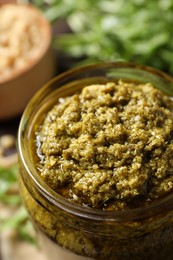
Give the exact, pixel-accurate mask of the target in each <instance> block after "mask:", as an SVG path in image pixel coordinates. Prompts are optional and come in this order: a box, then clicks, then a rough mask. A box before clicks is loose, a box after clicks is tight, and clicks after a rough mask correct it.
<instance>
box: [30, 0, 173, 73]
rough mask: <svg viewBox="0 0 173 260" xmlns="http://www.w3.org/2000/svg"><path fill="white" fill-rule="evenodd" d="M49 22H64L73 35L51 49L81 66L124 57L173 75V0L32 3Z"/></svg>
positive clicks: (51, 0) (49, 0) (58, 40)
mask: <svg viewBox="0 0 173 260" xmlns="http://www.w3.org/2000/svg"><path fill="white" fill-rule="evenodd" d="M32 3H33V4H35V5H37V6H38V7H39V8H41V10H42V11H43V12H44V14H45V16H46V17H47V19H48V20H49V21H50V22H55V21H58V19H59V18H63V19H65V21H66V22H67V24H68V26H69V28H70V29H71V30H72V32H73V33H72V34H64V35H60V36H58V37H57V38H56V39H55V41H54V45H55V48H57V49H60V50H63V51H64V52H65V53H66V54H68V55H70V56H72V57H75V58H78V57H83V61H84V63H93V62H97V61H116V60H117V59H118V60H119V59H123V60H127V61H132V62H135V63H139V64H144V65H149V66H153V67H155V68H159V69H161V70H163V71H166V72H169V73H172V74H173V41H172V35H173V0H158V1H156V0H153V1H145V0H131V1H126V0H121V1H111V0H81V1H76V0H63V1H60V0H47V1H42V0H33V1H32Z"/></svg>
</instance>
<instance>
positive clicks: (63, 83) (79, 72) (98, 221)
mask: <svg viewBox="0 0 173 260" xmlns="http://www.w3.org/2000/svg"><path fill="white" fill-rule="evenodd" d="M120 78H121V79H123V80H126V81H130V82H131V81H132V82H133V81H134V82H140V83H146V82H150V83H152V84H153V85H154V86H155V87H156V88H158V89H160V90H162V91H164V92H165V93H166V94H168V95H169V96H172V95H173V79H172V78H171V77H170V76H168V75H166V74H165V73H162V72H160V71H158V70H154V69H152V68H148V67H144V66H139V65H135V64H131V63H123V62H118V63H111V64H97V65H91V66H86V67H81V68H77V69H73V70H70V71H68V72H65V73H63V74H61V75H59V76H58V77H56V78H55V79H53V80H52V81H50V82H49V83H48V84H47V85H46V86H44V87H43V88H42V89H41V90H40V91H38V93H37V94H36V95H35V96H34V97H33V98H32V100H31V101H30V103H29V104H28V106H27V107H26V109H25V111H24V114H23V116H22V119H21V123H20V127H19V134H18V150H19V165H20V176H19V183H20V192H21V196H22V198H23V201H24V204H25V207H26V209H27V210H28V212H29V215H30V218H31V220H32V222H33V224H34V226H35V228H36V230H37V232H38V234H39V240H40V241H41V243H42V244H43V250H44V251H45V253H47V255H48V259H51V260H54V259H59V260H72V259H75V260H77V259H79V260H80V259H81V260H82V259H104V260H105V259H110V260H113V259H120V260H122V259H135V260H137V259H152V260H153V259H158V260H161V259H172V258H173V246H172V244H173V194H168V195H167V196H165V197H164V198H162V199H160V200H158V201H156V202H154V203H153V204H152V205H148V206H146V207H140V208H138V207H137V208H134V209H128V210H122V211H106V210H105V211H103V210H100V209H94V208H89V207H84V206H80V205H77V204H75V203H72V202H71V201H69V200H67V199H66V198H64V197H62V196H61V195H59V194H58V193H56V192H55V191H54V190H52V189H51V188H50V187H49V186H48V185H47V184H46V183H45V182H44V181H43V180H42V179H41V177H40V176H39V174H38V169H37V167H36V165H35V156H36V155H35V154H36V151H35V149H36V148H35V146H34V134H35V131H36V129H37V128H38V126H39V125H40V124H41V123H42V121H43V118H44V115H45V114H46V113H47V111H49V110H50V109H51V108H52V106H53V105H54V104H55V103H56V102H57V100H58V98H63V97H66V96H71V95H73V94H74V93H78V92H80V91H81V89H82V88H83V87H84V86H87V85H91V84H96V83H97V84H102V83H106V82H110V81H115V82H116V81H117V80H118V79H120Z"/></svg>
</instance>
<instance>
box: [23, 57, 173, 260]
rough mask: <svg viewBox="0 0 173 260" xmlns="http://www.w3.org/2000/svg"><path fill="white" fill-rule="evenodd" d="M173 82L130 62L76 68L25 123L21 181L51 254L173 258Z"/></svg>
mask: <svg viewBox="0 0 173 260" xmlns="http://www.w3.org/2000/svg"><path fill="white" fill-rule="evenodd" d="M172 96H173V79H172V78H171V77H170V76H168V75H166V74H165V73H162V72H160V71H158V70H155V69H153V68H149V67H144V66H139V65H135V64H131V63H124V62H118V63H110V64H97V65H91V66H86V67H81V68H77V69H73V70H70V71H67V72H65V73H63V74H61V75H59V76H58V77H56V78H54V79H53V80H52V81H50V82H49V83H48V84H47V85H45V86H44V87H43V88H42V89H40V90H39V91H38V92H37V94H36V95H35V96H34V97H33V98H32V99H31V101H30V102H29V104H28V106H27V107H26V109H25V111H24V113H23V116H22V119H21V122H20V126H19V134H18V151H19V166H20V167H19V169H20V176H19V184H20V192H21V196H22V198H23V201H24V205H25V207H26V209H27V210H28V213H29V216H30V218H31V220H32V222H33V224H34V226H35V228H36V230H37V232H38V238H39V241H40V243H41V244H42V245H43V250H44V251H45V254H46V255H47V257H48V259H51V260H54V259H59V260H73V259H74V260H77V259H79V260H83V259H102V260H105V259H110V260H114V259H118V260H119V259H120V260H124V259H135V260H138V259H152V260H157V259H158V260H161V259H164V260H165V259H172V258H173V246H172V244H173V159H172V154H173V117H172V112H173V101H172V99H171V97H172Z"/></svg>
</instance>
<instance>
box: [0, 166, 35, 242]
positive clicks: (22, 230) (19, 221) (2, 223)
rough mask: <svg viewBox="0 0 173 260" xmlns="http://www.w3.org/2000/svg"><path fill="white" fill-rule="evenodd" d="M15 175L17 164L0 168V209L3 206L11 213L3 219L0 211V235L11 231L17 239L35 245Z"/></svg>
mask: <svg viewBox="0 0 173 260" xmlns="http://www.w3.org/2000/svg"><path fill="white" fill-rule="evenodd" d="M17 174H18V165H17V163H16V164H15V165H13V166H12V167H10V168H3V167H0V202H1V205H0V207H1V206H2V207H3V205H4V206H5V207H9V208H10V209H11V210H12V211H13V214H11V215H10V216H9V217H3V214H2V209H0V212H1V214H0V233H1V232H3V231H4V230H7V229H12V230H15V231H16V233H17V235H18V237H19V239H22V240H25V241H28V242H30V243H35V238H34V237H33V235H31V232H30V230H31V228H32V227H31V225H32V224H31V222H30V221H29V218H28V213H27V211H26V210H25V208H24V207H23V205H22V200H21V197H20V195H19V191H18V184H17V183H18V182H17Z"/></svg>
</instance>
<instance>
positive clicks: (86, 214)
mask: <svg viewBox="0 0 173 260" xmlns="http://www.w3.org/2000/svg"><path fill="white" fill-rule="evenodd" d="M110 67H114V68H115V67H117V68H118V67H123V68H131V69H139V70H141V71H142V70H145V71H147V72H148V73H150V74H153V73H154V74H155V75H157V76H159V77H161V78H164V80H166V81H168V82H169V83H171V85H172V88H173V78H172V77H171V76H169V75H167V74H166V73H164V72H162V71H159V70H157V69H154V68H151V67H147V66H143V65H137V64H134V63H129V62H112V63H104V64H103V63H98V64H94V65H87V66H83V67H80V68H73V69H70V70H68V71H66V72H63V73H61V74H60V75H58V76H56V77H55V78H53V79H52V80H50V81H49V82H48V83H47V84H46V85H45V86H43V87H42V88H41V89H40V90H39V91H38V92H37V93H36V94H35V95H34V97H33V98H32V99H31V101H30V102H29V103H28V105H27V107H26V108H25V111H24V113H23V115H22V117H21V121H20V124H19V130H18V152H19V154H20V158H21V160H22V163H23V165H24V167H25V170H26V172H27V174H28V175H29V176H30V178H32V180H33V181H34V183H35V185H36V187H37V189H38V191H39V193H40V194H41V195H42V196H43V197H44V198H45V199H47V200H48V201H49V202H50V203H51V204H53V205H54V206H56V207H58V208H61V209H62V210H64V211H66V212H68V213H70V214H73V215H76V216H79V217H82V218H85V219H92V220H95V221H104V222H105V221H114V222H123V221H132V220H136V221H138V220H141V219H145V218H149V217H154V216H156V215H159V214H162V213H164V212H166V211H168V210H172V209H173V193H170V194H168V195H166V196H165V197H163V198H161V199H159V200H157V201H155V202H153V203H152V204H150V205H148V206H145V207H139V208H133V209H125V210H116V211H111V210H101V209H95V208H91V207H86V206H82V205H78V204H75V203H73V202H71V201H69V200H68V199H66V198H65V197H63V196H61V195H60V194H58V193H57V192H55V191H54V190H53V189H51V188H50V187H49V186H48V185H47V184H46V182H44V181H43V180H42V178H41V177H40V176H39V174H38V173H37V171H36V169H35V168H34V166H33V165H32V162H31V160H26V153H25V149H24V148H25V147H24V143H23V141H22V140H23V138H24V133H23V132H24V131H25V129H26V120H25V117H26V114H27V111H28V109H29V108H30V107H31V106H32V104H33V103H35V102H36V100H37V97H38V95H39V94H40V93H44V91H45V90H46V89H48V88H49V86H50V85H52V84H53V83H54V82H56V81H57V80H60V79H63V78H65V77H69V76H71V75H73V74H78V73H81V72H86V71H88V70H93V69H95V68H97V69H99V68H102V69H103V68H105V69H106V68H110Z"/></svg>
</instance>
